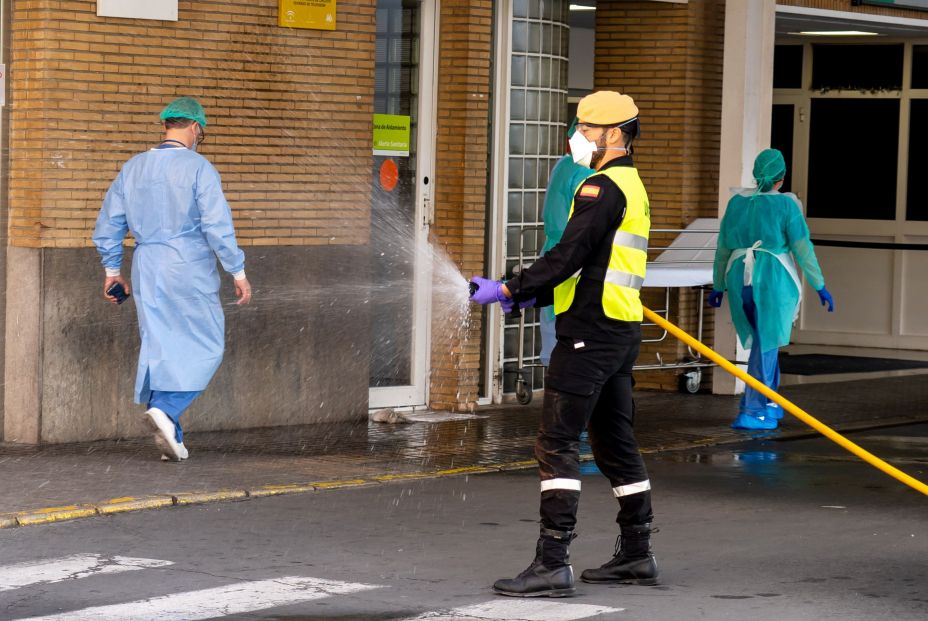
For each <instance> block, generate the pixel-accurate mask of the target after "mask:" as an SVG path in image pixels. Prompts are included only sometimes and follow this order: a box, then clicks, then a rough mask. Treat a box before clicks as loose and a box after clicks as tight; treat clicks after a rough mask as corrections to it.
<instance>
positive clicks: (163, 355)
mask: <svg viewBox="0 0 928 621" xmlns="http://www.w3.org/2000/svg"><path fill="white" fill-rule="evenodd" d="M127 231H132V235H133V236H134V237H135V243H136V246H135V253H134V255H133V259H132V293H133V294H134V297H135V307H136V310H137V312H138V318H139V331H140V333H141V337H142V346H141V350H140V351H139V364H138V371H137V374H136V382H135V401H136V403H147V402H148V401H149V399H150V396H151V391H152V390H158V391H177V392H188V391H189V392H192V391H201V390H203V389H205V388H206V386H207V384H208V383H209V381H210V379H211V378H212V377H213V374H214V373H215V372H216V369H217V368H219V363H220V362H222V354H223V349H224V345H225V317H224V315H223V312H222V306H221V304H220V302H219V274H218V272H217V270H216V257H217V256H218V257H219V261H220V262H221V263H222V267H223V269H225V271H227V272H229V273H233V274H234V273H236V272H240V271H242V270H244V269H245V253H243V252H242V251H241V249H240V248H239V247H238V244H237V243H236V241H235V230H234V228H233V226H232V213H231V210H230V209H229V205H228V203H227V202H226V199H225V197H224V196H223V193H222V187H221V183H220V179H219V173H218V172H217V171H216V169H215V168H214V167H213V165H212V164H210V163H209V162H208V161H207V160H206V158H204V157H203V156H201V155H199V154H197V153H195V152H194V151H191V150H188V149H185V148H159V149H151V150H149V151H147V152H145V153H140V154H139V155H136V156H135V157H133V158H132V159H131V160H129V161H128V162H126V164H125V165H124V166H123V168H122V170H121V171H120V172H119V175H118V176H117V177H116V180H115V181H113V184H112V185H111V186H110V188H109V190H108V191H107V193H106V198H105V199H104V201H103V207H102V209H101V210H100V215H99V217H98V218H97V226H96V229H95V230H94V234H93V241H94V244H96V246H97V251H98V252H99V253H100V256H101V258H102V262H103V265H104V267H108V268H119V267H120V266H121V264H122V254H123V246H122V243H123V239H124V238H125V235H126V232H127Z"/></svg>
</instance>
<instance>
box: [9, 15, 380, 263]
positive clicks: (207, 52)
mask: <svg viewBox="0 0 928 621" xmlns="http://www.w3.org/2000/svg"><path fill="white" fill-rule="evenodd" d="M277 5H278V3H277V0H259V1H257V2H255V1H254V0H223V1H210V0H198V1H196V2H183V1H182V2H180V3H179V21H177V22H165V21H151V20H130V19H119V18H109V17H97V15H96V2H95V1H94V0H61V1H55V2H52V1H49V0H17V2H15V3H12V6H13V14H12V63H11V66H10V78H11V80H12V90H11V92H12V93H13V95H12V97H11V100H10V102H9V104H8V105H10V106H11V113H10V124H11V133H10V222H9V231H10V243H11V244H12V245H16V246H28V247H80V246H87V245H89V244H90V241H89V238H90V234H91V231H92V229H93V223H94V219H95V217H96V214H97V211H98V210H99V207H100V201H101V199H102V197H103V194H104V192H105V191H106V188H107V187H108V186H109V183H110V182H111V181H112V179H113V178H114V177H115V175H116V173H117V172H118V170H119V167H120V165H121V164H122V163H123V162H124V161H125V160H126V159H128V158H129V157H131V156H132V155H133V154H135V153H137V152H139V151H141V150H144V149H146V148H148V147H149V146H151V145H152V144H154V143H156V142H157V140H158V139H159V138H160V127H159V126H158V124H157V123H158V117H157V115H158V113H159V112H160V111H161V109H162V108H163V107H164V105H165V104H166V103H167V102H168V101H170V100H171V99H173V98H174V97H177V96H180V95H192V96H194V97H197V98H198V99H199V100H200V101H201V102H202V103H203V105H204V107H205V108H206V113H207V118H208V120H209V126H208V127H207V141H206V143H204V145H203V146H202V148H201V152H202V153H203V154H204V155H205V156H206V157H207V158H209V159H210V160H211V161H212V162H213V163H214V164H215V165H216V167H217V168H218V169H219V172H220V173H221V174H222V177H223V186H224V188H225V191H226V196H227V198H228V200H229V203H230V204H231V205H232V209H233V213H234V216H235V222H236V227H237V230H238V236H239V239H240V241H241V243H242V244H243V245H246V246H247V245H316V244H337V245H338V244H364V243H366V242H367V239H368V234H369V229H370V216H369V210H370V191H371V187H370V185H371V182H370V179H371V151H370V149H371V146H370V141H371V115H372V112H373V90H374V29H375V23H374V22H375V19H374V18H375V14H374V8H375V5H376V2H375V1H374V0H342V1H341V2H339V3H338V30H337V31H331V32H330V31H321V30H297V29H294V30H289V29H286V28H279V27H278V26H277Z"/></svg>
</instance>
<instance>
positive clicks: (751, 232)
mask: <svg viewBox="0 0 928 621" xmlns="http://www.w3.org/2000/svg"><path fill="white" fill-rule="evenodd" d="M758 242H759V244H758ZM755 244H758V245H757V246H756V248H757V249H756V250H754V252H753V255H754V257H755V259H754V269H753V281H752V284H753V287H754V303H755V304H756V305H757V324H758V325H757V328H758V330H757V332H758V340H759V341H760V342H759V343H756V344H755V343H753V342H752V341H753V340H754V337H753V331H752V330H751V325H750V324H749V323H748V319H747V317H746V316H745V314H744V309H743V307H742V302H741V289H742V287H744V286H745V280H744V277H745V260H746V259H748V256H747V255H746V253H745V250H747V249H749V248H751V247H753V246H755ZM774 255H778V256H774ZM791 257H792V258H791ZM793 258H794V259H795V263H794V262H793ZM784 262H787V263H788V264H789V265H790V266H792V269H793V273H794V274H795V267H794V266H795V265H796V264H798V265H799V267H800V268H801V270H802V273H803V274H804V275H805V277H806V280H807V281H808V282H809V284H810V285H811V286H812V288H813V289H815V290H816V291H817V290H819V289H821V288H822V287H824V286H825V278H824V277H823V276H822V270H821V268H820V267H819V264H818V259H816V257H815V250H814V248H813V246H812V242H811V241H810V240H809V227H808V226H807V225H806V221H805V218H804V217H803V215H802V209H801V206H800V203H799V199H798V198H797V197H796V195H794V194H788V193H785V194H781V193H779V192H756V193H755V192H754V191H753V190H750V189H749V190H744V191H742V192H740V193H738V194H735V195H734V196H732V198H731V200H729V201H728V207H727V209H726V210H725V216H724V217H723V218H722V225H721V228H720V231H719V241H718V248H717V250H716V253H715V266H714V273H713V281H714V287H715V289H716V290H717V291H728V304H729V307H730V308H731V315H732V319H733V321H734V323H735V329H736V330H737V331H738V338H739V339H740V340H741V343H742V345H743V346H744V347H745V348H746V349H750V348H752V347H760V351H762V352H767V351H770V350H772V349H775V348H779V347H783V346H785V345H788V344H789V337H790V332H791V330H792V325H793V321H795V319H796V314H797V311H798V306H799V300H800V290H799V288H798V287H797V286H796V282H795V279H794V276H793V274H791V273H790V270H789V269H787V267H786V266H784V264H783V263H784Z"/></svg>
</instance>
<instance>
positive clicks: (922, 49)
mask: <svg viewBox="0 0 928 621" xmlns="http://www.w3.org/2000/svg"><path fill="white" fill-rule="evenodd" d="M912 88H928V45H913V46H912Z"/></svg>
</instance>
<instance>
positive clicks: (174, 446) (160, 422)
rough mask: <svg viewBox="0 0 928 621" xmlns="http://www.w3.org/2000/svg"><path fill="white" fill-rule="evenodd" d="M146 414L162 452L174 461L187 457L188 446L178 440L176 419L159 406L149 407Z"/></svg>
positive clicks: (156, 442)
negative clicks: (175, 427)
mask: <svg viewBox="0 0 928 621" xmlns="http://www.w3.org/2000/svg"><path fill="white" fill-rule="evenodd" d="M145 415H146V419H145V420H146V422H147V423H148V427H149V428H150V429H151V430H152V431H153V432H154V434H155V445H157V447H158V450H160V451H161V454H162V455H163V456H167V458H168V459H170V460H173V461H181V460H183V459H187V455H188V453H187V448H186V447H185V446H184V444H183V443H182V442H178V441H177V438H176V435H175V434H176V431H175V429H174V421H172V420H171V419H170V418H168V415H167V414H165V413H164V412H162V411H161V410H160V409H158V408H149V410H148V411H147V412H145Z"/></svg>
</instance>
